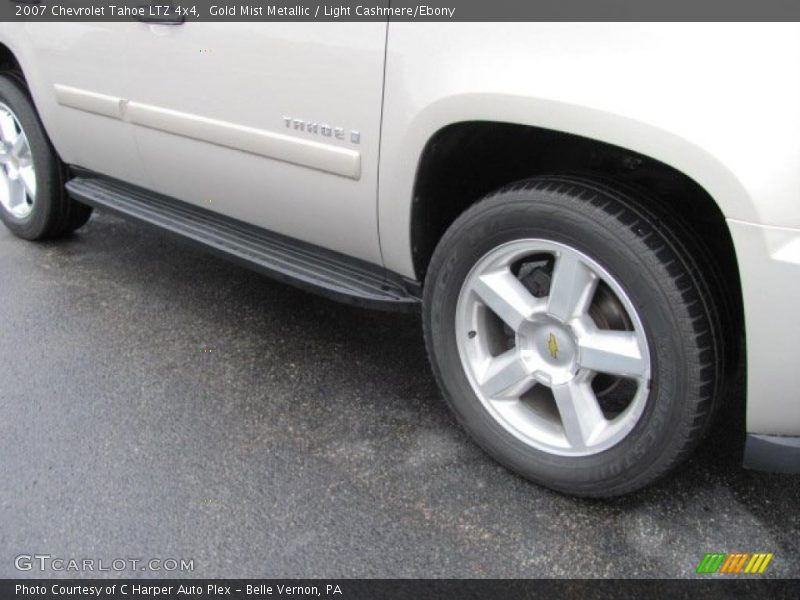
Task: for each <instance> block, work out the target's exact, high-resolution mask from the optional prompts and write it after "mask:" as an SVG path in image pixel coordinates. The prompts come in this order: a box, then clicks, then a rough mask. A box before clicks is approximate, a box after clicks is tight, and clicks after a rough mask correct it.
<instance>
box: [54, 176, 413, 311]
mask: <svg viewBox="0 0 800 600" xmlns="http://www.w3.org/2000/svg"><path fill="white" fill-rule="evenodd" d="M67 190H68V191H69V194H70V196H72V197H73V198H74V199H75V200H77V201H79V202H82V203H84V204H88V205H90V206H94V207H96V208H100V209H108V210H111V211H113V212H115V213H117V214H119V215H121V216H124V217H128V218H131V219H135V220H137V221H142V222H144V223H147V224H149V225H153V226H155V227H158V228H159V229H161V230H165V231H168V232H170V233H172V234H175V235H176V236H178V237H180V238H181V239H183V240H186V241H189V242H191V243H193V244H195V245H199V246H202V247H203V248H207V249H209V250H211V251H212V252H214V253H215V254H218V255H220V256H222V257H224V258H227V259H230V260H233V261H234V262H236V263H239V264H241V265H243V266H246V267H248V268H251V269H254V270H256V271H259V272H261V273H264V274H265V275H268V276H270V277H273V278H275V279H278V280H280V281H283V282H286V283H289V284H291V285H294V286H297V287H301V288H304V289H307V290H309V291H313V292H316V293H319V294H321V295H323V296H327V297H329V298H332V299H334V300H339V301H343V302H348V303H351V304H359V305H364V306H368V307H371V308H377V309H383V310H406V311H414V310H417V309H418V307H419V304H420V300H419V297H417V296H416V295H415V294H414V293H413V291H411V290H413V284H412V283H411V282H406V281H405V280H404V279H403V278H401V277H399V276H392V275H391V274H388V273H387V271H386V270H384V269H382V268H380V267H378V266H376V265H372V264H370V263H367V262H364V261H361V260H358V259H354V258H351V257H349V256H345V255H343V254H338V253H336V252H332V251H330V250H326V249H324V248H319V247H317V246H313V245H311V244H307V243H305V242H301V241H299V240H294V239H292V238H288V237H286V236H283V235H279V234H277V233H273V232H271V231H267V230H265V229H261V228H259V227H255V226H253V225H250V224H247V223H244V222H242V221H237V220H235V219H231V218H229V217H225V216H222V215H220V214H217V213H214V212H212V211H209V210H206V209H204V208H200V207H197V206H194V205H192V204H187V203H185V202H181V201H179V200H175V199H174V198H169V197H167V196H162V195H159V194H155V193H152V192H148V191H145V190H143V189H141V188H136V187H133V186H130V185H127V184H124V183H119V182H116V181H111V180H108V179H105V178H100V177H83V176H80V177H76V178H75V179H72V180H70V181H68V182H67Z"/></svg>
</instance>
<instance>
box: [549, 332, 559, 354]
mask: <svg viewBox="0 0 800 600" xmlns="http://www.w3.org/2000/svg"><path fill="white" fill-rule="evenodd" d="M547 349H548V350H549V351H550V356H552V357H553V358H558V341H557V340H556V336H554V335H553V334H552V333H551V334H550V337H549V338H547Z"/></svg>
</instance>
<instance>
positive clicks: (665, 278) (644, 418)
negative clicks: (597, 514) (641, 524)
mask: <svg viewBox="0 0 800 600" xmlns="http://www.w3.org/2000/svg"><path fill="white" fill-rule="evenodd" d="M645 206H647V203H646V202H643V201H642V198H637V197H635V192H634V193H631V192H630V191H627V190H626V191H622V189H621V188H614V187H609V186H607V185H605V184H601V183H598V182H593V181H591V180H587V179H581V178H573V177H550V178H541V179H533V180H529V181H525V182H521V183H519V184H515V185H513V186H511V187H509V188H506V189H504V190H501V191H500V192H498V193H496V194H493V195H492V196H490V197H489V198H487V199H484V200H483V201H481V202H479V203H478V204H476V205H475V206H473V207H472V208H470V209H469V210H467V211H466V212H465V213H464V214H463V215H462V216H461V217H459V218H458V219H457V220H456V222H455V223H454V224H453V225H452V226H451V228H450V229H449V230H448V231H447V233H446V234H445V236H444V237H443V239H442V240H441V242H440V243H439V245H438V247H437V249H436V251H435V253H434V256H433V258H432V260H431V264H430V267H429V270H428V275H427V278H426V283H425V299H424V324H425V337H426V343H427V346H428V351H429V354H430V356H431V360H432V363H433V369H434V373H435V375H436V377H437V380H438V381H439V384H440V386H441V388H442V390H443V392H444V394H445V397H446V398H447V400H448V402H449V404H450V406H451V408H452V409H453V411H454V412H455V414H456V416H457V417H458V419H459V421H460V422H461V423H462V424H463V426H464V427H465V428H466V429H467V430H468V432H469V433H470V434H471V435H472V436H473V437H474V438H475V439H476V440H477V442H478V443H479V444H480V445H481V446H482V447H483V448H485V449H486V450H487V451H488V452H489V454H491V455H492V456H494V457H495V458H496V459H497V460H498V461H499V462H501V463H502V464H504V465H506V466H508V467H509V468H511V469H512V470H514V471H516V472H518V473H520V474H521V475H523V476H525V477H527V478H529V479H531V480H533V481H536V482H539V483H542V484H544V485H547V486H549V487H551V488H554V489H556V490H559V491H563V492H567V493H571V494H575V495H584V496H613V495H618V494H623V493H626V492H630V491H632V490H635V489H637V488H640V487H642V486H644V485H646V484H648V483H650V482H652V481H653V480H655V479H657V478H658V477H660V476H661V475H663V474H665V473H666V472H668V471H669V470H670V469H671V468H672V467H674V466H675V465H676V464H677V463H678V462H679V461H680V460H681V459H683V458H684V457H685V456H686V455H687V454H688V453H689V451H690V450H691V449H692V448H693V447H694V446H695V445H696V444H697V442H698V441H699V438H700V437H701V435H702V432H703V431H704V430H705V428H706V425H707V421H708V420H709V418H710V415H711V414H712V412H713V410H712V409H713V407H714V405H715V402H716V401H717V397H718V395H719V394H718V392H719V387H720V381H721V379H722V372H721V365H722V364H723V363H724V361H723V353H724V351H725V348H724V344H723V342H722V341H721V338H720V335H719V333H720V332H719V317H718V312H719V311H718V309H717V306H716V303H715V299H714V298H715V297H714V294H713V293H712V291H711V289H710V288H711V286H709V284H708V282H707V277H706V276H704V275H703V270H702V269H700V268H699V267H698V265H699V264H703V263H702V261H703V260H705V258H704V257H703V256H702V254H703V252H704V251H703V249H702V247H701V246H700V245H696V244H694V242H693V240H692V236H691V235H690V234H689V233H688V232H687V230H686V229H685V228H681V227H680V226H678V224H677V222H676V224H674V225H671V224H670V223H669V221H668V220H664V219H662V218H660V217H656V216H655V214H654V213H652V212H650V211H649V210H647V209H646V208H644V207H645Z"/></svg>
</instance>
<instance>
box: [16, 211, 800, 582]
mask: <svg viewBox="0 0 800 600" xmlns="http://www.w3.org/2000/svg"><path fill="white" fill-rule="evenodd" d="M737 427H741V424H740V422H739V420H738V419H737V418H736V417H730V418H727V419H726V420H725V422H724V423H722V424H721V425H720V426H719V427H717V428H716V429H715V430H714V431H713V433H712V435H711V438H710V440H709V441H708V442H707V443H705V444H704V445H703V446H702V447H701V448H700V451H699V453H698V454H697V456H696V457H695V458H694V459H692V460H691V461H690V462H689V463H688V464H687V465H685V466H684V467H682V468H681V469H679V471H678V472H677V473H676V474H674V475H673V476H671V477H670V478H669V479H667V480H665V481H663V482H661V483H659V484H657V485H656V486H654V487H651V488H650V489H647V490H645V491H643V492H641V493H638V494H635V495H633V496H629V497H626V498H622V499H617V500H613V501H603V502H597V501H586V500H576V499H572V498H568V497H564V496H561V495H559V494H555V493H552V492H550V491H548V490H546V489H542V488H540V487H537V486H535V485H532V484H529V483H526V482H525V481H523V480H521V479H520V478H518V477H516V476H514V475H513V474H511V473H509V472H507V471H505V470H504V469H502V468H501V467H499V466H497V464H495V463H494V462H493V461H492V460H491V459H489V458H487V457H486V456H485V455H484V454H483V453H482V452H481V451H480V450H479V449H478V448H476V447H475V446H474V445H472V444H471V443H470V441H469V440H468V439H467V437H466V436H465V435H464V434H463V433H462V432H461V431H460V430H459V428H458V427H457V426H456V425H455V424H454V422H453V420H452V419H451V417H450V416H449V414H448V412H447V409H446V407H445V405H444V403H443V401H442V400H441V398H440V396H439V393H438V391H437V389H436V385H435V383H434V381H433V378H432V376H431V374H430V371H429V368H428V365H427V362H426V356H425V350H424V347H423V342H422V336H421V333H420V324H419V319H418V317H416V316H408V315H394V314H384V313H376V312H367V311H362V310H359V309H357V308H352V307H347V306H343V305H339V304H335V303H333V302H330V301H327V300H324V299H322V298H318V297H316V296H313V295H310V294H307V293H304V292H301V291H298V290H295V289H293V288H290V287H287V286H285V285H281V284H278V283H275V282H273V281H270V280H268V279H266V278H263V277H261V276H259V275H257V274H254V273H250V272H248V271H246V270H244V269H241V268H239V267H235V266H232V265H230V264H228V263H226V262H223V261H221V260H218V259H216V258H212V257H209V256H207V255H205V254H203V253H202V252H200V251H196V250H194V249H189V248H187V247H185V246H183V245H181V244H179V243H177V242H175V241H173V240H171V239H169V238H166V237H164V236H162V235H161V234H159V233H156V232H153V231H151V230H149V229H145V228H143V227H140V226H138V225H133V224H129V223H127V222H124V221H121V220H118V219H116V218H113V217H110V216H106V215H99V216H98V215H95V217H93V219H92V221H91V222H90V223H89V225H88V226H87V227H86V228H85V229H84V230H82V231H81V232H79V234H77V235H75V236H73V237H71V238H69V239H67V240H63V241H60V242H52V243H43V244H31V243H26V242H23V241H20V240H17V239H15V238H13V237H12V236H11V235H10V234H9V233H8V232H7V231H6V230H5V229H4V228H1V227H0V475H1V476H2V486H0V548H2V552H0V576H3V577H15V576H20V575H26V573H20V572H18V571H17V570H16V569H15V567H14V557H16V556H17V555H19V554H33V553H46V554H51V555H52V556H54V557H64V558H95V559H100V558H102V559H104V560H106V561H110V560H111V559H114V558H185V559H194V571H193V572H192V573H185V574H184V575H191V576H199V577H222V576H224V577H284V576H285V577H290V576H302V577H309V576H318V577H330V576H342V577H351V576H363V577H395V576H398V577H414V576H424V577H444V576H451V577H464V576H468V577H469V576H477V577H487V576H497V577H539V576H602V577H606V576H616V577H620V576H633V577H641V576H657V577H659V576H691V575H693V574H694V569H695V567H696V565H697V564H698V562H699V561H700V559H701V558H702V556H703V555H704V553H705V552H708V551H720V552H733V551H769V552H774V553H775V558H774V560H773V562H772V564H771V565H770V566H769V568H768V570H767V575H772V576H798V575H800V546H799V545H798V530H799V529H800V527H799V525H800V514H799V511H798V507H800V478H798V477H789V476H776V475H766V474H761V473H754V472H748V471H744V470H742V469H741V468H740V466H739V465H740V454H741V443H740V441H739V438H740V434H741V432H740V431H739V430H737ZM51 574H52V573H51ZM122 574H123V575H127V576H148V575H163V574H164V573H163V572H162V573H150V572H127V571H126V572H124V573H122ZM27 575H37V576H38V575H40V573H38V572H36V571H32V572H28V573H27Z"/></svg>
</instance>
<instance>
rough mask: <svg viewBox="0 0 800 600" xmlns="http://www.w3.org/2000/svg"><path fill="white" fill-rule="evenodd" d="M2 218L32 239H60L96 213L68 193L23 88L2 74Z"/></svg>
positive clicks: (58, 163) (16, 232) (62, 173)
mask: <svg viewBox="0 0 800 600" xmlns="http://www.w3.org/2000/svg"><path fill="white" fill-rule="evenodd" d="M0 163H1V164H0V219H1V220H2V221H3V223H5V225H6V227H8V229H9V230H11V232H12V233H14V235H16V236H18V237H21V238H24V239H27V240H41V239H47V238H55V237H59V236H63V235H66V234H69V233H71V232H72V231H74V230H76V229H78V228H79V227H81V226H83V225H84V224H85V223H86V222H87V221H88V220H89V217H90V216H91V214H92V209H91V208H90V207H88V206H85V205H83V204H80V203H78V202H75V201H74V200H72V199H71V198H70V197H69V196H68V195H67V192H66V190H65V189H64V182H65V180H66V168H65V167H64V165H63V164H62V163H61V160H60V159H59V157H58V155H57V154H56V152H55V150H54V148H53V146H52V144H51V143H50V140H49V139H48V137H47V133H46V132H45V130H44V127H43V126H42V123H41V121H40V120H39V117H38V115H37V114H36V109H35V107H34V105H33V102H32V100H31V98H30V96H29V95H28V93H27V90H26V89H25V87H24V85H23V84H22V83H21V82H20V81H18V80H17V79H16V78H14V77H13V76H9V75H0Z"/></svg>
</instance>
